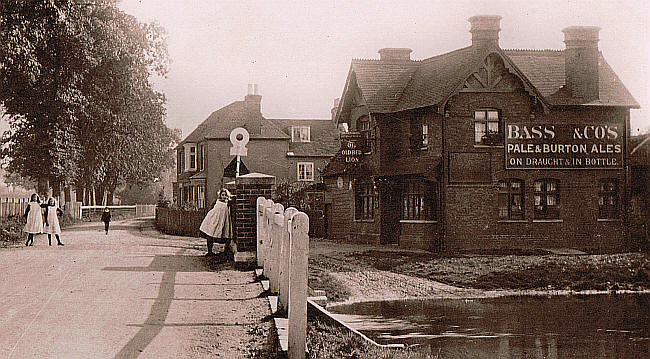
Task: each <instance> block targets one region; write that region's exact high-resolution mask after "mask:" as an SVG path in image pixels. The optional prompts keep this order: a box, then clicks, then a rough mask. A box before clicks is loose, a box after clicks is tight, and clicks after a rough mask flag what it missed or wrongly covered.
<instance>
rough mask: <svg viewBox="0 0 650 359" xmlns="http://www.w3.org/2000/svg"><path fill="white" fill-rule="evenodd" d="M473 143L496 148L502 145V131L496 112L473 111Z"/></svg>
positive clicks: (497, 112)
mask: <svg viewBox="0 0 650 359" xmlns="http://www.w3.org/2000/svg"><path fill="white" fill-rule="evenodd" d="M474 143H475V144H477V145H486V146H498V145H502V144H503V130H502V129H501V119H500V116H499V111H497V110H478V111H474Z"/></svg>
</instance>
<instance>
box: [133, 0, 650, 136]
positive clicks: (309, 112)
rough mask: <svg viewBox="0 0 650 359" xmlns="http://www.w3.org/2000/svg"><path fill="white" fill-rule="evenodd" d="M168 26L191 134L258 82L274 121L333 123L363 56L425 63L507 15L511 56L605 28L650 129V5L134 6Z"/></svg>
mask: <svg viewBox="0 0 650 359" xmlns="http://www.w3.org/2000/svg"><path fill="white" fill-rule="evenodd" d="M120 8H121V9H122V10H123V11H125V12H126V13H129V14H131V15H134V16H135V17H136V18H138V19H139V20H140V21H142V22H151V21H155V22H157V23H159V24H160V25H162V26H163V27H164V28H165V29H166V30H167V36H168V38H167V42H168V49H169V54H170V57H171V59H172V63H171V64H170V67H169V69H170V71H169V74H168V76H167V78H164V79H161V78H157V79H154V82H155V85H156V88H157V89H158V90H160V91H162V92H164V93H165V94H166V96H167V100H168V104H167V112H168V113H167V115H168V116H167V125H168V126H169V127H172V128H180V129H181V130H182V132H183V137H185V136H187V135H188V134H189V133H190V132H191V131H192V130H193V129H195V128H196V126H198V125H199V124H200V123H201V122H202V121H204V120H205V119H206V118H207V117H208V116H209V115H210V114H211V113H212V112H213V111H215V110H217V109H219V108H221V107H223V106H226V105H228V104H229V103H232V102H234V101H239V100H242V99H243V98H244V96H245V95H246V93H247V85H248V84H249V83H256V84H258V88H259V94H260V95H262V113H263V115H264V116H265V117H267V118H312V119H315V118H323V119H325V118H329V117H330V110H331V108H332V107H333V105H334V99H335V98H338V97H340V96H341V93H342V92H343V86H344V84H345V80H346V77H347V73H348V70H349V68H350V62H351V60H352V59H353V58H379V55H378V53H377V50H379V49H381V48H384V47H407V48H410V49H412V50H413V52H412V53H411V58H412V59H417V60H420V59H425V58H429V57H432V56H435V55H439V54H442V53H445V52H449V51H452V50H455V49H458V48H461V47H465V46H468V45H470V43H471V34H470V33H469V26H470V25H469V23H468V22H467V19H468V18H469V17H471V16H474V15H483V14H489V15H501V16H502V20H501V32H500V34H499V36H500V46H501V48H504V49H515V48H526V49H564V43H563V39H564V35H563V33H562V29H563V28H565V27H567V26H572V25H593V26H599V27H600V28H601V31H600V42H599V47H600V50H601V51H602V52H603V55H604V57H605V59H606V60H607V62H608V63H609V64H610V66H611V67H612V68H613V69H614V71H615V72H616V74H617V75H618V76H619V78H620V79H621V80H622V82H623V83H624V84H625V86H626V87H627V88H628V90H629V91H630V92H631V93H632V96H634V98H635V99H636V100H637V102H639V104H640V105H641V107H642V109H640V110H632V111H631V113H632V114H631V121H632V133H633V134H634V133H635V132H637V129H642V130H646V131H647V130H650V109H649V107H650V93H649V91H648V87H649V85H650V32H649V28H648V21H649V19H650V5H649V4H648V1H647V0H607V1H605V0H548V1H546V0H536V1H526V0H523V1H514V0H494V1H482V0H479V1H469V0H442V1H441V0H430V1H424V0H420V1H416V0H396V1H382V0H371V1H366V0H355V1H342V0H339V1H334V0H317V1H316V0H315V1H289V0H277V1H273V0H266V1H264V0H234V1H231V0H227V1H225V0H123V1H122V2H121V4H120Z"/></svg>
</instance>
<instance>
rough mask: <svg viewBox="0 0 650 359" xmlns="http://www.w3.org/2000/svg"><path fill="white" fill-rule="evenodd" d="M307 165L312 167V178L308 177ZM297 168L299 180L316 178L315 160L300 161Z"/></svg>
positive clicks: (306, 180)
mask: <svg viewBox="0 0 650 359" xmlns="http://www.w3.org/2000/svg"><path fill="white" fill-rule="evenodd" d="M301 167H302V168H301ZM307 167H310V168H311V178H308V177H307V174H308V173H307ZM296 168H297V174H296V176H297V178H298V181H305V182H308V181H313V180H314V162H298V163H297V165H296Z"/></svg>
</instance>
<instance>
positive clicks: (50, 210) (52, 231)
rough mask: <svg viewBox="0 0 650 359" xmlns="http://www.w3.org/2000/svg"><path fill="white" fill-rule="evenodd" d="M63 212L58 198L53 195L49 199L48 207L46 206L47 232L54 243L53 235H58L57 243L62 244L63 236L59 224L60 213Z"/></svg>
mask: <svg viewBox="0 0 650 359" xmlns="http://www.w3.org/2000/svg"><path fill="white" fill-rule="evenodd" d="M62 213H63V212H62V211H61V209H60V208H59V207H57V205H56V200H55V199H54V198H52V197H50V199H49V200H48V201H47V207H45V233H47V240H48V242H49V243H50V245H52V235H55V236H56V244H57V245H59V246H62V245H63V243H61V237H59V235H60V234H61V226H60V225H59V217H58V216H59V215H60V214H62Z"/></svg>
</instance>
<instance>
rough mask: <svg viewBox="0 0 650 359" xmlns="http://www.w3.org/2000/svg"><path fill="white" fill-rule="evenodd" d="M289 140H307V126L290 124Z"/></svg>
mask: <svg viewBox="0 0 650 359" xmlns="http://www.w3.org/2000/svg"><path fill="white" fill-rule="evenodd" d="M291 142H309V126H291Z"/></svg>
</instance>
